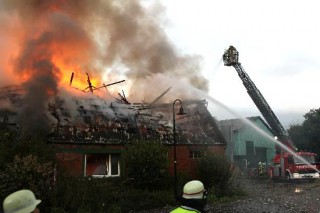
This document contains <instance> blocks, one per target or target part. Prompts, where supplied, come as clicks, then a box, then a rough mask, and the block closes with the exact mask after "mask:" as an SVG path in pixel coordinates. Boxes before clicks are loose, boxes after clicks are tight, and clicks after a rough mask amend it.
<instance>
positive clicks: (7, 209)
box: [3, 189, 41, 213]
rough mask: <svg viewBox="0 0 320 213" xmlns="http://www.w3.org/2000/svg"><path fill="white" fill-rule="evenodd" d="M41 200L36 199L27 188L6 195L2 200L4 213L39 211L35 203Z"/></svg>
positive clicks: (32, 212) (37, 212) (35, 212)
mask: <svg viewBox="0 0 320 213" xmlns="http://www.w3.org/2000/svg"><path fill="white" fill-rule="evenodd" d="M40 202H41V200H38V199H36V197H35V196H34V194H33V192H32V191H30V190H27V189H24V190H19V191H16V192H14V193H12V194H10V195H8V196H7V197H6V198H5V199H4V201H3V211H4V213H39V212H40V211H39V209H38V208H37V205H38V204H39V203H40Z"/></svg>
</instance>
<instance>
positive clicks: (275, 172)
mask: <svg viewBox="0 0 320 213" xmlns="http://www.w3.org/2000/svg"><path fill="white" fill-rule="evenodd" d="M315 156H316V154H314V153H311V152H296V153H295V154H294V155H293V154H291V153H288V152H282V153H280V154H278V155H277V156H275V158H274V160H273V165H270V166H269V167H268V175H269V177H270V178H274V179H277V178H287V179H306V178H311V179H315V178H319V177H320V175H319V170H318V169H317V166H316V162H315Z"/></svg>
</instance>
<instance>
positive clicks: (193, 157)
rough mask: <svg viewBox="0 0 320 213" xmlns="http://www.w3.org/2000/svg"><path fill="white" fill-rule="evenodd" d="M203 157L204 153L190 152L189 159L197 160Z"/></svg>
mask: <svg viewBox="0 0 320 213" xmlns="http://www.w3.org/2000/svg"><path fill="white" fill-rule="evenodd" d="M203 156H205V152H204V151H190V158H192V159H199V158H202V157H203Z"/></svg>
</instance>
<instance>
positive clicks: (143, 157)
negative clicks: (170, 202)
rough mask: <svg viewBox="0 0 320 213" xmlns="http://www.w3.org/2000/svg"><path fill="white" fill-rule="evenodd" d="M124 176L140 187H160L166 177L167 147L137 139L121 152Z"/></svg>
mask: <svg viewBox="0 0 320 213" xmlns="http://www.w3.org/2000/svg"><path fill="white" fill-rule="evenodd" d="M121 158H122V161H123V163H124V167H125V169H124V177H125V178H127V180H132V181H133V186H135V187H137V188H140V189H155V188H157V187H161V185H162V183H163V180H164V178H165V177H167V171H168V157H167V149H166V148H165V147H164V146H163V145H162V144H160V143H155V142H144V141H139V142H136V143H133V144H130V145H128V146H127V147H126V150H125V151H124V152H123V154H122V156H121Z"/></svg>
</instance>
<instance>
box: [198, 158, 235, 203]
mask: <svg viewBox="0 0 320 213" xmlns="http://www.w3.org/2000/svg"><path fill="white" fill-rule="evenodd" d="M197 168H198V171H197V172H198V176H199V179H200V180H201V181H202V182H203V184H204V185H205V187H206V188H207V189H209V190H210V191H211V192H214V194H215V195H216V196H217V197H221V196H223V195H227V194H228V193H229V192H230V190H231V189H230V187H232V184H231V178H232V171H231V170H230V163H229V162H228V161H227V160H226V159H225V157H224V156H222V155H214V154H209V155H207V156H206V157H205V158H202V159H200V161H199V162H198V166H197Z"/></svg>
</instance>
